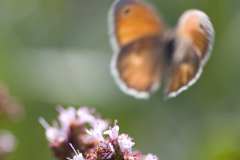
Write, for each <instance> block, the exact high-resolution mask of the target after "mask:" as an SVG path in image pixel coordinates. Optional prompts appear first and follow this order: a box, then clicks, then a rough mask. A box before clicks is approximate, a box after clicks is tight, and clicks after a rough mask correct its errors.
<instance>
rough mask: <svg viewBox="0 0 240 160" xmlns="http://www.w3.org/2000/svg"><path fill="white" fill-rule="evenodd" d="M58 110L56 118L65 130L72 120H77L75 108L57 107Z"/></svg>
mask: <svg viewBox="0 0 240 160" xmlns="http://www.w3.org/2000/svg"><path fill="white" fill-rule="evenodd" d="M58 111H59V116H58V120H59V122H60V124H61V127H62V128H63V129H64V130H67V129H68V128H69V127H70V126H71V125H72V124H73V123H74V122H76V121H77V115H76V109H75V108H73V107H70V108H68V109H64V108H63V107H59V108H58Z"/></svg>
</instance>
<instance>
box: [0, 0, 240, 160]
mask: <svg viewBox="0 0 240 160" xmlns="http://www.w3.org/2000/svg"><path fill="white" fill-rule="evenodd" d="M149 1H151V3H153V4H154V5H155V6H156V8H158V10H159V13H161V15H162V17H164V18H165V20H166V22H168V24H170V25H172V26H173V25H175V24H176V22H177V19H178V17H179V16H180V15H181V14H182V13H183V12H184V11H185V10H186V9H190V8H199V9H202V10H204V11H205V12H206V13H207V14H208V15H209V16H210V17H211V19H212V21H213V23H214V26H215V29H216V43H215V46H214V51H213V54H212V57H211V59H210V61H209V63H208V65H207V67H206V68H205V71H204V74H203V75H202V77H201V79H200V80H199V81H198V83H196V84H195V85H194V86H193V87H191V89H189V90H188V91H187V92H184V93H183V94H181V95H180V96H178V97H177V98H175V99H172V100H169V101H164V100H163V98H162V97H161V93H158V94H155V95H154V96H153V97H152V98H151V99H150V100H148V101H143V100H136V99H134V98H132V97H129V96H127V95H125V94H123V93H122V92H121V91H120V90H119V88H118V87H117V86H116V84H115V83H114V81H113V79H112V77H111V75H110V71H109V64H110V59H111V56H112V50H111V47H110V45H109V38H108V30H107V13H108V10H109V8H110V6H111V3H112V2H113V0H21V1H19V0H0V80H1V81H2V83H4V84H6V85H7V86H8V87H9V89H10V91H11V94H12V95H13V96H15V97H17V99H18V100H19V101H20V102H21V103H22V104H23V105H24V106H25V110H26V114H25V117H24V118H23V119H22V120H20V121H19V122H11V121H8V120H1V122H0V127H1V128H4V129H9V130H11V131H12V132H13V133H14V134H15V135H16V137H17V139H18V147H17V149H16V151H15V152H14V153H13V154H12V155H10V156H9V158H8V160H31V159H35V160H50V159H54V158H53V157H52V155H51V152H50V151H49V149H48V146H47V142H46V139H45V137H44V130H43V129H42V128H41V126H40V125H39V124H38V117H39V116H43V117H46V119H47V120H48V121H51V120H53V119H55V117H56V114H57V113H56V111H55V106H56V105H57V104H63V105H65V106H68V105H74V106H76V107H78V106H82V105H87V106H92V107H96V108H97V110H98V111H99V112H100V113H101V114H102V115H103V117H106V118H111V119H118V120H119V123H120V126H121V131H122V132H127V133H129V134H130V136H132V137H134V139H135V141H136V145H137V146H136V147H137V148H138V149H140V150H142V151H143V152H145V153H148V152H152V153H154V154H157V155H158V156H159V157H160V159H161V160H192V159H194V160H203V159H204V160H240V85H239V82H240V69H239V67H240V40H239V38H240V27H239V26H240V9H239V7H240V1H239V0H167V1H166V0H149Z"/></svg>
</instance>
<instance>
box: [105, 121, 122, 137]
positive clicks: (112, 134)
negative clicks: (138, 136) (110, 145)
mask: <svg viewBox="0 0 240 160" xmlns="http://www.w3.org/2000/svg"><path fill="white" fill-rule="evenodd" d="M104 134H106V135H108V136H109V138H110V139H111V140H116V139H117V138H118V135H119V126H118V125H114V127H113V128H110V129H109V130H107V131H105V132H104Z"/></svg>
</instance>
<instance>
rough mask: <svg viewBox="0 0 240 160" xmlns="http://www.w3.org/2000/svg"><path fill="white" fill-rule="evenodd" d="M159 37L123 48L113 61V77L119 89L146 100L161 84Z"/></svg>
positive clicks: (160, 46)
mask: <svg viewBox="0 0 240 160" xmlns="http://www.w3.org/2000/svg"><path fill="white" fill-rule="evenodd" d="M162 49H163V46H162V42H161V39H160V38H159V37H148V38H144V39H140V40H138V41H136V42H132V43H130V44H128V45H126V46H124V47H123V48H122V49H121V50H120V52H119V54H118V56H117V57H116V58H115V60H114V64H113V65H114V67H115V68H116V69H115V70H116V73H115V77H116V78H117V81H118V82H119V84H120V86H121V88H122V89H123V90H124V91H125V92H126V93H128V94H130V95H133V96H135V97H138V98H146V97H148V96H149V94H150V93H151V92H154V91H155V90H156V89H157V88H158V87H159V86H160V83H161V79H162V76H163V74H162V73H163V70H164V64H163V62H162V61H161V60H163V50H162Z"/></svg>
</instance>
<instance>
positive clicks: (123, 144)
mask: <svg viewBox="0 0 240 160" xmlns="http://www.w3.org/2000/svg"><path fill="white" fill-rule="evenodd" d="M117 141H118V144H119V147H120V149H121V151H122V152H123V153H124V152H132V147H133V146H134V145H135V143H134V142H133V141H132V138H130V137H129V136H128V135H127V134H121V135H120V136H118V139H117Z"/></svg>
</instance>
